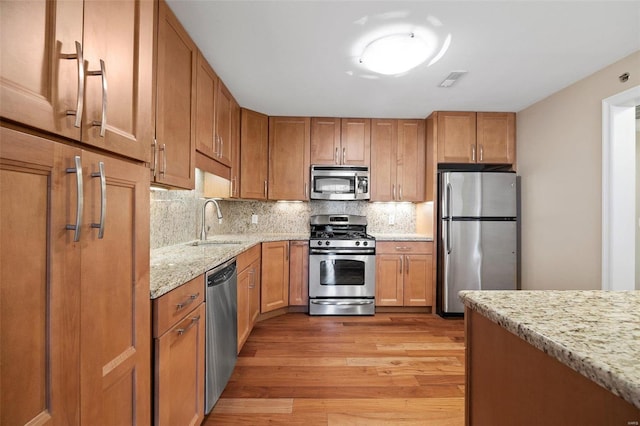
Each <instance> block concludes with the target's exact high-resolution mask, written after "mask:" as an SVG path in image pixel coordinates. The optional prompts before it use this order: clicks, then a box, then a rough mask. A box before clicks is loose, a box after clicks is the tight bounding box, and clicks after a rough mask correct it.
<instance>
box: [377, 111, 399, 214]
mask: <svg viewBox="0 0 640 426" xmlns="http://www.w3.org/2000/svg"><path fill="white" fill-rule="evenodd" d="M397 123H398V122H397V120H372V122H371V170H370V172H371V201H394V200H395V195H396V191H397V189H396V168H397V165H396V161H395V160H396V144H397V134H398V130H397Z"/></svg>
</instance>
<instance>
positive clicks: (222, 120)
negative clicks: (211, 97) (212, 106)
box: [216, 79, 233, 166]
mask: <svg viewBox="0 0 640 426" xmlns="http://www.w3.org/2000/svg"><path fill="white" fill-rule="evenodd" d="M232 109H233V96H231V92H229V90H228V89H227V88H226V87H225V85H224V83H223V82H222V81H221V80H219V79H218V93H217V94H216V136H217V138H218V149H217V153H218V155H217V156H216V160H217V161H218V162H220V163H222V164H224V165H225V166H231V151H232V148H233V140H232V136H231V134H232V133H231V132H232V128H233V123H232V119H231V112H232Z"/></svg>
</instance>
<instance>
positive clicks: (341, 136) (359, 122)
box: [311, 118, 371, 166]
mask: <svg viewBox="0 0 640 426" xmlns="http://www.w3.org/2000/svg"><path fill="white" fill-rule="evenodd" d="M370 132H371V120H370V119H355V118H342V119H341V118H312V119H311V164H342V165H358V166H368V165H369V163H370V152H371V136H370V135H371V133H370Z"/></svg>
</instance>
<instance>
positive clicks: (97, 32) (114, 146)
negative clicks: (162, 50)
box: [82, 0, 154, 161]
mask: <svg viewBox="0 0 640 426" xmlns="http://www.w3.org/2000/svg"><path fill="white" fill-rule="evenodd" d="M153 8H154V3H153V2H152V1H149V0H128V1H120V2H118V3H117V7H114V4H113V2H112V1H85V2H84V61H85V63H86V71H87V74H86V78H85V108H84V117H83V126H82V141H83V142H85V143H88V144H91V145H94V146H96V147H99V148H102V149H106V150H108V151H111V152H116V153H118V154H122V155H126V156H129V157H132V158H136V159H139V160H143V161H149V153H150V149H151V144H152V141H153V112H152V111H153V106H152V100H153V96H152V90H153V86H152V83H153V79H152V72H153V36H154V33H153V28H154V11H153ZM101 60H102V61H104V64H105V69H104V75H95V76H94V75H91V72H92V71H100V69H101V65H100V61H101ZM100 123H104V124H105V126H104V136H101V135H100V133H101V125H100Z"/></svg>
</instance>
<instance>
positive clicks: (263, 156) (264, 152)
mask: <svg viewBox="0 0 640 426" xmlns="http://www.w3.org/2000/svg"><path fill="white" fill-rule="evenodd" d="M240 128H241V130H240V198H251V199H255V200H266V199H267V185H268V179H269V117H267V116H266V115H264V114H260V113H259V112H255V111H251V110H249V109H245V108H242V110H241V111H240Z"/></svg>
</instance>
